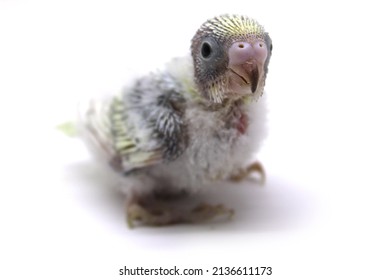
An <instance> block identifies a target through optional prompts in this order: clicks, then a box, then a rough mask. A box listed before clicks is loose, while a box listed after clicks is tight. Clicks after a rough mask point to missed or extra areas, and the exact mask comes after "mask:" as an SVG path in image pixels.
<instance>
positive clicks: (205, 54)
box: [200, 42, 212, 58]
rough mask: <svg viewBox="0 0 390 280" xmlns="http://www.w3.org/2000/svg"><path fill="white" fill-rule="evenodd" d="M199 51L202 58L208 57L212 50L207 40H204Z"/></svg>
mask: <svg viewBox="0 0 390 280" xmlns="http://www.w3.org/2000/svg"><path fill="white" fill-rule="evenodd" d="M200 52H201V54H202V57H203V58H209V57H210V55H211V52H212V49H211V46H210V44H209V43H207V42H204V43H203V44H202V48H201V51H200Z"/></svg>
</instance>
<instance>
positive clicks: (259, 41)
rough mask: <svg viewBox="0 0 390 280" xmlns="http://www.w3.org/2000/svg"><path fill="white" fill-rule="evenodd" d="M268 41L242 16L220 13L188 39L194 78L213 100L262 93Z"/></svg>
mask: <svg viewBox="0 0 390 280" xmlns="http://www.w3.org/2000/svg"><path fill="white" fill-rule="evenodd" d="M271 51H272V43H271V38H270V37H269V35H268V33H266V32H265V31H264V28H263V27H262V26H261V25H259V24H258V23H257V22H256V21H255V20H253V19H251V18H248V17H246V16H238V15H222V16H219V17H215V18H212V19H210V20H208V21H206V22H205V23H204V24H203V25H202V26H201V27H200V28H199V29H198V31H197V32H196V34H195V36H194V37H193V39H192V45H191V53H192V58H193V61H194V71H195V82H196V84H197V87H198V88H199V90H200V92H201V94H202V95H203V96H204V97H205V98H208V99H209V100H210V101H212V102H215V103H221V102H222V101H223V100H225V99H240V98H242V97H245V96H254V97H258V96H261V95H262V94H263V90H264V85H265V78H266V75H267V71H268V63H269V60H270V57H271Z"/></svg>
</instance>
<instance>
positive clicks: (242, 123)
mask: <svg viewBox="0 0 390 280" xmlns="http://www.w3.org/2000/svg"><path fill="white" fill-rule="evenodd" d="M236 128H237V130H238V132H240V133H241V134H245V132H246V130H247V128H248V117H247V115H245V114H242V115H241V117H240V119H239V120H238V123H237V126H236Z"/></svg>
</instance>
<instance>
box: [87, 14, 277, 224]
mask: <svg viewBox="0 0 390 280" xmlns="http://www.w3.org/2000/svg"><path fill="white" fill-rule="evenodd" d="M271 52H272V43H271V39H270V36H269V35H268V33H266V32H265V31H264V28H263V27H262V26H261V25H260V24H259V23H257V21H255V20H254V19H251V18H249V17H246V16H240V15H221V16H217V17H215V18H212V19H209V20H207V21H206V22H205V23H203V24H202V25H201V26H200V28H199V29H198V30H197V31H196V33H195V35H194V37H193V39H192V41H191V53H190V54H189V55H188V56H187V57H182V58H175V59H173V60H172V61H171V62H169V63H168V64H167V65H166V67H165V68H164V69H162V70H160V71H155V72H152V73H150V74H148V75H146V76H143V77H140V78H138V79H136V80H135V81H134V82H133V83H132V84H131V85H130V86H127V87H125V88H124V89H123V91H122V92H121V93H120V94H119V95H117V96H113V97H110V98H106V99H104V100H99V101H98V100H93V101H91V102H90V103H89V104H88V106H87V108H86V109H85V112H84V113H83V114H82V116H81V117H80V128H81V135H82V138H83V139H84V141H85V142H86V143H87V145H88V147H89V148H90V150H91V151H92V152H93V154H94V155H95V156H97V159H99V160H100V161H103V162H105V163H107V165H108V166H109V167H110V169H111V170H112V171H113V172H114V173H115V174H117V176H118V178H119V179H120V181H121V186H122V189H123V190H124V191H125V193H126V194H127V198H128V199H127V208H126V209H127V221H128V223H129V225H130V226H134V224H144V225H169V224H175V223H193V222H199V221H203V220H209V219H212V218H214V217H215V216H218V215H221V214H228V215H230V214H231V213H232V210H230V209H229V208H226V207H225V206H223V205H210V204H206V203H202V204H200V205H197V206H194V207H191V208H189V209H175V208H170V207H167V206H166V204H160V203H159V202H160V201H164V200H165V201H166V198H167V197H172V196H175V195H179V194H183V193H185V194H191V193H195V192H197V191H199V190H201V189H204V188H205V187H207V186H209V185H210V184H211V183H212V182H216V181H223V180H232V181H239V180H241V179H243V178H245V177H246V176H247V175H248V174H249V173H251V172H254V171H255V172H259V173H260V174H261V175H262V176H263V177H264V175H265V174H264V170H263V168H262V166H261V164H260V163H259V162H257V161H256V160H255V154H256V152H257V151H258V149H259V147H260V145H261V143H262V141H263V139H264V137H265V135H266V130H265V124H264V122H265V111H266V110H265V101H264V96H263V91H264V86H265V80H266V76H267V72H268V64H269V61H270V57H271ZM221 191H222V190H221Z"/></svg>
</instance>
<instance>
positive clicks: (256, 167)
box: [229, 161, 265, 185]
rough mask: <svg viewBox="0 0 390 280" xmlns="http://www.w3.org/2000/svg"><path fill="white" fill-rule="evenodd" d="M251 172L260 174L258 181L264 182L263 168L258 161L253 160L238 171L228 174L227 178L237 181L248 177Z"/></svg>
mask: <svg viewBox="0 0 390 280" xmlns="http://www.w3.org/2000/svg"><path fill="white" fill-rule="evenodd" d="M253 172H256V173H258V174H259V175H260V183H261V184H262V185H263V184H264V183H265V170H264V167H263V165H262V164H261V163H260V162H259V161H255V162H254V163H252V164H250V165H249V166H248V167H246V168H245V169H241V170H240V171H239V173H237V174H235V175H233V176H230V178H229V179H230V180H231V181H234V182H239V181H242V180H243V179H245V178H246V177H248V176H249V175H250V174H251V173H253Z"/></svg>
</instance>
